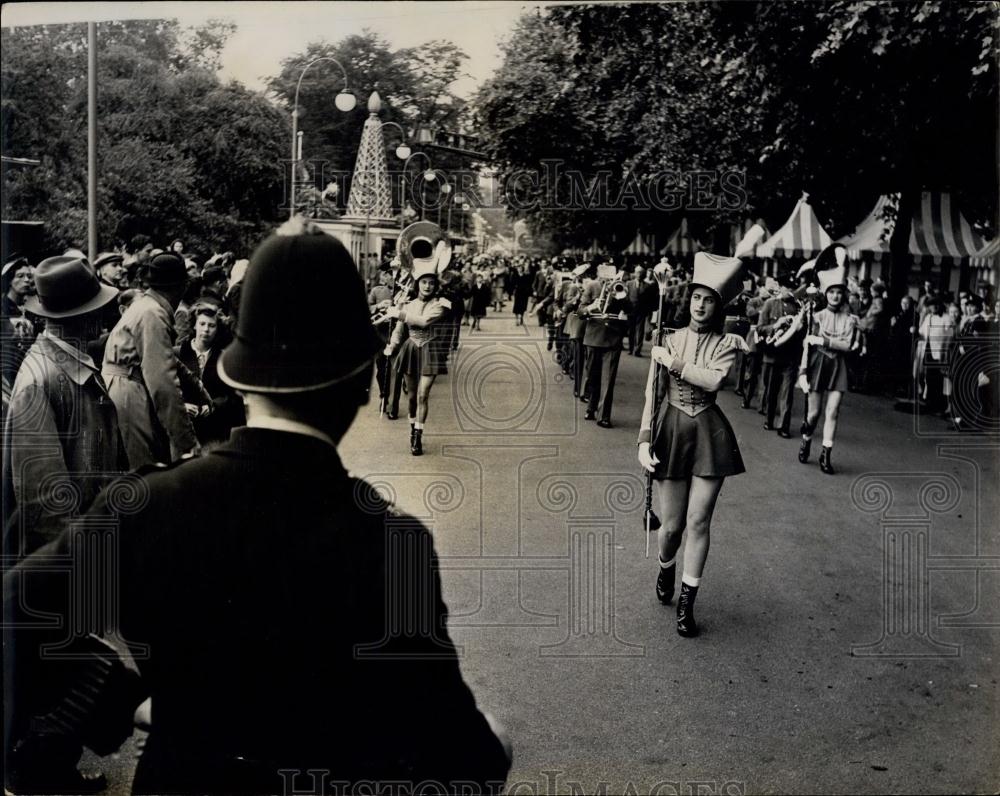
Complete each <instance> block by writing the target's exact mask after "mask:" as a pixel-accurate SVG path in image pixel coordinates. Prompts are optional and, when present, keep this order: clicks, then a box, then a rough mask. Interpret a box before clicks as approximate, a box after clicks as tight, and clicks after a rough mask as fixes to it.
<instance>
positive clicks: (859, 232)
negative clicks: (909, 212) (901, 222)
mask: <svg viewBox="0 0 1000 796" xmlns="http://www.w3.org/2000/svg"><path fill="white" fill-rule="evenodd" d="M898 207H899V194H898V193H896V194H883V195H882V196H880V197H879V198H878V201H877V202H875V207H873V208H872V211H871V212H870V213H869V214H868V215H867V216H865V219H864V220H863V221H862V222H861V223H860V224H858V226H857V227H855V229H854V232H852V233H851V234H850V235H845V236H844V237H842V238H840V239H839V240H838V243H843V244H844V247H845V248H846V249H847V256H848V257H850V258H851V259H852V260H860V259H861V256H862V255H863V254H874V255H875V259H876V260H879V259H881V258H882V255H883V254H887V253H888V252H889V239H890V238H892V231H893V230H894V229H895V227H896V214H895V208H898Z"/></svg>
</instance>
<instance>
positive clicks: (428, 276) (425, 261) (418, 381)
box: [385, 221, 451, 456]
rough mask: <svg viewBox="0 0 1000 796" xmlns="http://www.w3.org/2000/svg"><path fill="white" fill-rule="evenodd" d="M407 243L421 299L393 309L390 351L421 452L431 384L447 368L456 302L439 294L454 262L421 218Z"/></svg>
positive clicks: (405, 236) (413, 441)
mask: <svg viewBox="0 0 1000 796" xmlns="http://www.w3.org/2000/svg"><path fill="white" fill-rule="evenodd" d="M435 242H436V245H435ZM404 247H405V248H406V249H407V250H408V251H407V256H408V257H410V258H412V261H413V279H414V282H415V283H416V286H417V297H416V298H415V299H413V300H412V301H410V302H409V303H407V304H405V305H404V306H402V307H399V306H394V307H390V308H389V309H388V314H389V317H391V318H396V319H398V321H399V323H397V324H396V328H395V329H394V330H393V333H392V339H391V340H390V341H389V344H388V345H387V346H386V347H385V355H386V356H389V357H391V356H392V355H393V354H394V353H396V351H397V350H398V352H399V353H398V355H397V356H396V360H395V364H394V369H395V373H396V375H397V377H402V378H403V379H404V380H405V384H406V394H407V396H408V397H409V417H410V453H411V454H413V455H414V456H421V455H423V452H424V449H423V440H422V438H423V433H424V424H425V423H426V422H427V403H428V400H429V399H430V394H431V387H433V386H434V379H436V378H437V377H438V376H440V375H441V374H443V373H447V372H448V367H447V360H448V351H449V345H450V340H451V337H450V334H449V331H450V330H449V328H448V325H449V319H450V317H451V301H450V300H448V299H447V298H445V297H443V296H440V295H438V290H439V288H440V277H439V274H440V272H441V271H444V269H445V268H447V267H448V264H449V263H450V261H451V244H450V243H448V240H447V238H445V237H444V236H443V234H442V233H441V228H440V227H438V226H437V225H436V224H431V223H430V222H428V221H419V222H417V223H416V224H411V225H410V226H409V227H407V228H406V229H405V230H403V232H402V233H400V249H401V250H402V249H403V248H404Z"/></svg>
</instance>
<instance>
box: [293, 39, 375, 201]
mask: <svg viewBox="0 0 1000 796" xmlns="http://www.w3.org/2000/svg"><path fill="white" fill-rule="evenodd" d="M320 61H330V62H332V63H335V64H336V65H337V67H338V68H339V69H340V72H341V74H342V75H343V76H344V87H343V88H342V89H341V90H340V93H339V94H337V97H336V99H335V100H334V101H333V104H334V105H336V106H337V110H339V111H343V112H344V113H347V112H348V111H352V110H354V106H355V105H356V104H357V101H358V100H357V98H356V97H355V96H354V93H353V92H352V91H351V90H350V89H349V88H348V87H347V71H346V70H345V69H344V67H343V66H342V65H341V63H340V61H338V60H337V59H336V58H332V57H330V56H329V55H322V56H320V57H319V58H314V59H313V60H312V61H310V62H309V63H307V64H306V65H305V66H304V67H302V72H301V73H300V74H299V80H298V82H297V83H296V84H295V102H294V103H293V104H292V185H291V190H290V194H289V195H290V197H291V202H290V204H291V208H290V209H289V211H288V217H289V218H290V219H291V218H295V176H296V173H297V172H298V165H299V158H301V157H302V155H301V153H300V151H299V89H301V88H302V78H304V77H305V76H306V72H308V71H309V67H311V66H312V65H313V64H318V63H319V62H320Z"/></svg>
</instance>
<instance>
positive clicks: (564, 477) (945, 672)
mask: <svg viewBox="0 0 1000 796" xmlns="http://www.w3.org/2000/svg"><path fill="white" fill-rule="evenodd" d="M528 318H529V322H530V321H531V320H533V318H532V316H528ZM483 327H484V330H483V331H482V332H476V333H473V334H471V335H470V333H469V332H468V329H463V336H462V348H461V349H460V350H459V352H458V355H457V358H456V359H454V360H453V361H452V362H451V363H450V364H449V375H448V376H446V377H442V378H440V379H439V380H438V383H437V384H436V385H435V387H434V390H433V393H432V396H431V408H430V415H429V418H428V427H427V432H426V435H425V451H426V455H425V456H423V457H422V458H416V457H410V456H409V455H408V452H407V438H406V434H407V429H406V420H405V410H404V412H403V414H404V417H401V418H400V419H399V420H397V421H395V422H390V421H388V420H385V419H384V418H383V419H379V417H378V413H377V405H376V404H372V405H370V406H368V407H366V408H365V409H364V410H363V411H362V413H361V415H360V416H359V419H358V421H357V422H356V423H355V425H354V427H353V428H352V430H351V432H350V434H349V436H348V437H347V439H346V440H345V442H344V445H343V446H342V450H343V455H344V459H345V463H346V464H347V465H348V467H349V468H350V469H351V470H352V472H354V473H355V474H356V475H363V476H365V477H368V478H370V479H371V480H373V481H375V482H376V483H382V482H384V483H388V484H391V485H392V488H393V490H394V494H395V496H396V500H397V502H398V504H399V505H400V506H401V507H402V508H404V509H405V510H407V511H409V512H411V513H414V514H417V515H419V516H421V517H423V518H425V519H426V520H427V521H428V522H429V524H430V526H431V527H432V530H433V532H434V535H435V539H436V545H437V550H438V553H439V555H440V556H441V566H442V570H443V573H442V577H443V581H444V587H445V596H446V599H447V601H448V604H449V606H450V608H451V611H452V618H451V631H452V635H453V637H454V639H455V641H456V643H457V644H460V645H462V646H463V662H462V667H463V671H464V673H465V675H466V677H467V679H468V681H469V683H470V685H471V687H472V688H473V690H474V692H475V693H476V695H477V698H478V699H479V701H480V706H481V707H482V708H483V709H484V710H488V711H491V712H492V713H494V714H495V715H496V716H497V717H498V718H499V719H500V720H501V721H502V722H504V723H505V724H506V725H507V727H508V728H509V730H510V733H511V736H512V738H513V740H514V746H515V760H514V768H513V770H512V772H511V776H510V778H509V780H508V784H509V787H510V790H511V792H512V793H549V792H553V793H554V792H560V793H562V792H566V793H570V792H573V791H574V788H576V790H577V792H586V793H592V792H595V791H598V790H599V789H600V788H601V786H602V783H606V787H607V792H609V793H621V792H625V791H627V790H628V789H629V788H630V787H631V788H633V789H634V790H635V791H637V792H640V793H642V792H649V791H650V790H651V789H654V788H655V787H656V786H657V784H658V783H660V791H659V792H661V793H675V792H684V793H743V792H745V793H759V792H763V793H767V792H848V791H850V792H860V793H865V792H876V791H881V792H887V791H894V792H915V793H921V792H940V791H945V790H946V791H962V792H984V791H985V792H993V791H995V789H996V784H997V780H996V772H997V770H998V768H997V766H998V762H1000V758H998V752H997V749H998V748H1000V746H998V744H997V729H996V728H997V714H998V693H1000V692H998V688H997V673H996V663H995V652H996V649H997V638H998V635H997V633H998V625H1000V610H998V605H1000V603H998V601H997V599H996V598H997V596H998V590H997V586H998V582H1000V573H998V572H997V567H998V566H1000V560H998V558H997V556H998V555H1000V540H998V539H997V538H996V535H995V533H994V532H991V531H990V530H989V525H988V523H987V520H986V519H985V518H987V517H995V516H996V509H997V505H996V503H997V500H996V494H995V492H994V491H993V490H990V489H986V490H982V491H977V484H976V478H977V474H978V477H979V478H981V483H982V484H984V485H985V484H989V483H991V482H995V479H996V471H995V469H994V464H993V463H994V462H995V461H996V449H995V448H989V447H986V448H983V447H975V446H983V445H987V444H988V441H987V440H986V439H983V438H972V439H969V438H966V437H960V438H957V439H956V438H955V437H948V436H947V431H946V426H945V423H944V422H943V421H941V420H939V419H937V418H929V419H923V420H920V421H919V422H920V423H922V424H923V426H925V428H920V432H921V434H922V435H925V436H920V437H916V436H915V435H914V433H913V431H914V428H915V425H914V424H915V423H917V422H918V420H917V419H916V418H914V417H913V416H910V415H905V414H902V413H897V412H892V411H886V410H887V409H888V408H889V405H888V402H887V401H885V400H883V399H877V398H874V397H869V396H862V395H856V394H850V395H848V396H846V398H845V407H844V411H843V412H842V414H841V421H842V422H841V430H840V433H839V435H838V442H837V447H836V448H835V450H834V462H835V465H836V466H837V468H838V473H837V475H835V476H826V475H823V474H822V473H821V472H820V470H819V468H818V466H817V465H816V463H815V457H814V459H813V461H812V462H811V463H810V464H809V465H807V466H803V465H800V464H799V463H798V462H797V461H796V458H795V457H796V452H797V449H798V442H797V439H791V440H783V439H781V438H780V437H778V436H777V435H776V434H775V433H774V432H770V433H769V432H765V431H763V430H762V429H761V421H762V418H761V417H760V416H759V415H758V414H757V412H756V411H750V410H741V409H740V408H739V399H738V398H736V397H735V396H734V395H733V394H732V392H731V390H730V391H726V392H724V393H721V394H720V398H719V401H720V404H721V406H722V408H723V410H724V411H725V413H726V415H727V416H728V417H729V419H730V421H731V423H732V424H733V426H734V428H735V430H736V433H737V435H738V437H739V441H740V446H741V450H742V453H743V458H744V460H745V462H746V465H747V473H746V474H744V475H741V476H738V477H735V478H731V479H729V480H728V481H727V483H726V485H725V487H724V489H723V493H722V497H721V498H720V505H719V508H718V510H717V512H716V518H715V522H714V527H713V534H712V536H713V544H712V550H711V553H710V556H709V560H708V565H707V567H706V571H705V578H704V580H703V584H702V586H703V587H702V595H701V598H700V602H699V605H698V617H699V621H700V622H701V624H702V626H703V635H702V637H701V638H698V639H693V640H688V639H682V638H680V637H678V636H677V634H676V632H675V630H674V608H673V607H672V606H671V607H663V606H661V605H659V604H658V603H657V602H656V600H655V598H654V595H653V582H654V580H655V577H656V564H655V558H654V556H655V544H654V546H653V552H652V553H651V557H650V558H648V559H647V558H645V557H644V555H645V550H644V541H643V531H642V529H641V516H642V492H641V489H642V486H643V484H644V482H643V480H642V478H641V474H640V470H639V467H638V465H637V463H636V447H635V440H636V434H637V429H638V420H639V413H640V411H641V394H642V387H643V384H644V379H645V375H646V372H647V368H648V367H649V358H648V356H649V346H648V344H647V346H646V349H645V352H644V356H643V357H642V358H635V357H632V356H629V355H628V353H627V352H623V354H622V358H621V365H620V368H619V378H618V387H617V390H616V403H615V408H614V416H613V422H614V424H615V427H614V428H613V429H608V430H606V429H601V428H598V427H596V426H595V424H594V423H591V422H585V421H584V420H583V414H584V405H583V404H581V403H580V402H579V401H576V400H574V399H573V397H572V387H571V385H568V384H565V383H562V374H561V372H560V370H559V368H558V366H557V365H556V364H555V363H554V362H553V361H552V359H551V352H548V351H546V348H545V343H544V337H543V330H542V329H539V328H538V327H537V325H529V326H525V327H519V326H515V325H514V322H513V318H512V317H511V316H510V315H509V314H508V313H501V314H499V315H495V314H492V313H491V314H490V315H489V316H488V317H487V318H486V319H485V320H484V323H483ZM540 374H544V376H543V378H542V376H541V375H540ZM452 396H457V397H458V400H459V401H471V400H473V399H475V398H479V399H481V400H482V401H484V402H485V403H484V405H482V406H478V407H472V406H466V407H464V408H463V407H462V406H461V405H459V406H452V405H451V401H452ZM529 398H534V400H536V401H537V403H536V404H533V406H534V408H535V409H536V410H537V417H533V416H532V414H531V407H529V406H528V399H529ZM404 406H405V401H404ZM801 406H802V403H801V395H799V396H797V397H796V406H795V416H796V417H798V416H799V415H800V412H801ZM526 407H527V408H526ZM504 418H507V419H508V420H507V428H506V430H499V429H498V428H491V427H490V423H491V422H493V421H494V420H495V421H496V425H497V427H499V426H500V421H502V420H503V419H504ZM876 418H877V419H876ZM463 424H464V425H463ZM797 424H798V421H796V423H795V425H796V426H797ZM532 425H534V430H527V431H526V430H525V429H527V428H528V427H529V426H532ZM942 435H943V436H942ZM937 446H941V451H942V454H944V455H948V456H949V458H944V457H943V455H941V454H939V455H938V456H937V457H936V456H935V449H936V447H937ZM963 457H965V458H963ZM977 468H981V470H977ZM879 484H883V485H885V486H884V487H880V486H879ZM927 484H931V486H927ZM935 484H936V486H934V485H935ZM852 488H853V491H854V492H855V495H854V497H853V498H852ZM880 490H884V492H882V491H880ZM922 490H923V492H922ZM921 495H923V496H921ZM882 496H885V497H887V498H890V499H891V500H892V505H891V506H888V507H887V508H886V509H885V511H886V512H887V514H886V516H885V517H883V514H882V513H880V512H878V511H875V512H874V513H873V512H872V509H877V508H879V505H878V504H879V501H880V500H881V499H882ZM921 501H923V503H921ZM921 505H923V506H925V507H929V508H932V509H933V508H938V509H945V511H944V513H940V512H935V511H931V512H928V511H926V510H925V509H923V508H921ZM859 506H860V507H863V508H865V509H868V510H867V511H862V508H859ZM898 517H909V519H908V520H906V521H905V523H904V525H902V526H899V525H895V524H894V523H895V522H898V520H895V519H894V518H898ZM922 517H926V519H922ZM977 523H980V524H979V525H978V527H979V530H980V531H981V533H982V534H983V535H982V537H981V538H979V539H978V545H979V550H978V555H977V550H976V528H977ZM899 530H903V531H905V532H906V533H904V534H903V535H900V534H899V533H897V535H896V536H892V534H893V533H896V532H897V531H899ZM911 532H912V533H911ZM919 533H923V534H924V535H923V536H921V540H922V542H924V541H925V542H926V544H927V549H926V550H924V552H923V553H922V555H924V556H925V558H924V559H921V560H922V561H923V564H922V565H921V566H923V567H924V569H923V572H924V577H929V593H928V592H926V591H921V590H919V589H918V588H917V585H916V583H917V581H916V580H915V579H914V578H913V577H903V576H901V570H892V571H891V572H890V576H889V577H890V578H894V579H893V581H892V582H893V583H894V584H895V587H896V589H897V592H895V594H896V595H897V596H900V595H904V596H905V600H907V601H908V602H905V604H904V603H900V602H899V601H898V600H897V601H896V602H895V603H891V604H887V603H886V602H885V598H884V597H883V589H884V587H885V583H886V581H885V577H886V576H885V574H884V573H885V571H886V570H885V569H884V567H883V550H884V549H885V546H886V544H889V545H890V547H891V548H892V549H895V548H894V547H892V545H893V544H895V545H897V546H899V547H900V549H902V546H908V545H911V544H913V545H916V544H917V543H918V540H917V536H918V535H919ZM887 534H888V537H887ZM907 534H909V535H907ZM904 535H905V536H906V539H905V540H904V539H903V536H904ZM889 537H891V541H890V542H888V543H887V542H886V541H885V539H886V538H889ZM922 542H921V543H922ZM914 549H915V548H914ZM907 551H909V547H907ZM991 557H992V558H991ZM890 559H891V560H892V561H895V562H896V563H898V559H893V558H892V554H891V553H890ZM914 562H917V557H916V554H915V553H914V556H913V557H912V559H911V564H912V563H914ZM612 563H613V566H612V567H610V569H609V568H608V567H607V566H606V565H607V564H612ZM892 572H894V573H895V576H893V575H892ZM902 574H905V573H902ZM890 593H891V592H890ZM921 596H923V597H926V598H929V604H928V607H927V609H926V610H928V611H929V615H928V617H925V616H922V615H920V611H922V610H924V609H923V608H921V607H920V605H919V600H920V598H921ZM892 605H895V606H896V609H897V611H898V614H897V621H898V622H899V623H900V624H899V626H898V632H896V631H895V630H893V627H892V626H890V628H889V632H888V634H887V635H886V636H885V639H884V641H883V643H882V645H881V646H875V642H878V641H879V639H880V637H881V636H882V635H883V619H884V617H885V616H886V610H887V608H891V606H892ZM928 618H929V623H928ZM890 619H891V617H890V618H889V619H886V621H890ZM945 624H948V625H952V626H950V627H943V626H942V625H945ZM904 630H905V632H903V631H904ZM852 650H853V654H852ZM574 783H575V784H574ZM663 783H668V784H663Z"/></svg>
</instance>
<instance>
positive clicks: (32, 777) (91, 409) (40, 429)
mask: <svg viewBox="0 0 1000 796" xmlns="http://www.w3.org/2000/svg"><path fill="white" fill-rule="evenodd" d="M35 279H36V285H37V296H34V297H29V298H28V299H27V301H26V302H25V309H26V310H27V311H29V312H31V313H32V314H33V315H37V316H39V317H41V318H44V319H45V330H44V331H43V332H42V333H41V334H40V335H39V336H38V337H37V339H36V340H35V341H34V343H33V344H32V346H31V348H30V350H29V351H28V353H27V356H26V357H25V359H24V362H23V363H22V366H21V369H20V370H19V372H18V376H17V380H16V381H15V383H14V389H13V392H12V395H11V403H10V407H9V413H8V415H7V422H6V426H5V429H4V445H3V482H4V500H3V505H4V526H5V532H4V549H3V552H4V556H5V560H8V561H15V560H18V559H21V558H23V557H24V556H27V555H28V554H30V553H32V552H33V551H35V550H37V549H38V548H40V547H42V545H44V544H46V543H48V542H50V541H52V540H54V539H56V538H57V537H58V535H59V534H60V533H61V532H62V531H63V530H64V529H65V528H66V527H67V526H68V525H69V522H70V521H71V520H72V519H74V518H75V517H76V516H78V515H79V514H81V513H83V512H84V511H85V510H86V509H87V508H88V506H89V505H90V504H91V503H92V502H93V501H94V499H95V498H96V497H97V495H98V494H99V493H101V492H102V491H103V490H104V489H105V488H106V487H107V486H108V484H109V483H110V482H111V481H112V480H114V478H115V477H116V476H117V475H118V474H120V473H122V472H124V471H126V470H127V469H128V459H127V458H126V455H125V447H124V445H123V443H122V439H121V435H120V434H119V432H118V418H117V414H116V412H115V406H114V404H113V403H112V401H111V398H110V396H109V395H108V393H107V389H106V388H105V386H104V383H103V381H102V380H101V376H100V372H99V371H98V369H97V366H96V365H95V364H94V361H93V360H92V359H91V358H90V357H89V356H88V355H87V354H86V353H85V352H84V345H85V343H86V341H87V340H89V339H92V338H93V337H94V336H96V334H97V332H98V331H99V330H100V319H101V313H102V311H103V310H104V309H105V308H106V307H107V306H109V305H113V304H114V299H115V297H116V296H117V295H118V290H117V289H116V288H113V287H111V286H109V285H103V284H101V282H100V281H99V280H98V278H97V275H96V274H95V273H94V271H93V270H92V269H91V268H90V266H89V265H88V264H87V262H86V260H84V259H83V258H81V257H75V256H68V257H67V256H60V257H51V258H49V259H47V260H44V261H43V262H42V263H41V264H40V265H39V266H38V269H37V273H36V275H35ZM68 498H69V499H68ZM47 560H48V559H47ZM5 586H6V584H5ZM5 595H6V590H5ZM5 605H6V606H7V607H8V608H10V603H8V602H7V601H6V600H5ZM8 616H9V614H8ZM65 627H66V626H65V625H63V626H62V630H61V631H60V632H65ZM64 640H65V639H64ZM4 642H5V643H4V646H5V653H8V654H7V655H5V664H4V668H5V674H6V675H7V676H6V677H5V681H6V686H7V690H6V692H5V700H4V701H5V703H6V704H5V711H6V721H5V728H4V740H5V763H6V776H7V780H6V784H7V785H8V786H9V787H10V788H11V789H12V790H13V791H14V792H17V793H94V792H97V791H99V790H101V789H103V788H104V786H105V784H106V782H105V779H104V776H103V775H101V774H97V775H84V774H81V773H80V772H79V771H78V770H77V768H76V765H77V762H78V761H79V759H80V756H81V754H82V743H81V740H80V736H79V734H78V733H77V732H76V731H75V730H74V729H72V728H69V727H66V726H62V725H60V726H57V727H53V726H48V727H47V729H46V730H45V731H44V732H42V731H40V730H39V729H38V727H39V724H40V722H39V720H38V717H37V716H36V714H38V713H44V712H47V711H48V710H50V709H51V704H52V701H53V696H54V694H53V693H52V692H53V691H54V690H58V687H57V686H56V682H57V676H63V675H57V673H56V672H55V670H52V669H50V667H49V665H48V664H47V663H45V662H43V661H40V660H39V658H38V653H37V652H34V654H33V655H29V656H27V657H26V658H22V657H21V656H20V654H18V655H16V656H15V654H14V652H15V647H16V645H14V644H11V643H9V642H10V638H9V637H7V638H5V640H4ZM18 662H19V663H20V664H23V665H19V663H18ZM57 666H58V664H57ZM62 671H63V670H62V669H60V672H62ZM43 705H45V706H48V707H45V708H43V707H42V706H43Z"/></svg>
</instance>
